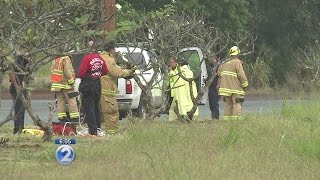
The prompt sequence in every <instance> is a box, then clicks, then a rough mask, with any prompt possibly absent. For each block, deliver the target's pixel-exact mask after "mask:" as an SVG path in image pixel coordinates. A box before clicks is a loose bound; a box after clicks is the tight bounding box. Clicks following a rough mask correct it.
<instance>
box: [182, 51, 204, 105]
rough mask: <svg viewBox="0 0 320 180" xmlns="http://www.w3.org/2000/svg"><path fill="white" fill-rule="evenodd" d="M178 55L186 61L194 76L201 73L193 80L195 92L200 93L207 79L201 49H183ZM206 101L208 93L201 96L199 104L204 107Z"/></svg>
mask: <svg viewBox="0 0 320 180" xmlns="http://www.w3.org/2000/svg"><path fill="white" fill-rule="evenodd" d="M180 55H181V56H182V57H183V58H185V59H187V60H188V63H189V67H190V69H191V71H192V72H193V74H194V75H197V74H198V73H199V72H200V73H201V75H200V76H199V78H198V79H196V80H195V83H196V85H197V90H198V92H200V91H201V90H202V89H203V88H204V87H205V80H206V79H207V78H208V72H207V67H206V62H205V60H204V55H203V53H202V51H201V49H200V48H198V47H188V48H184V49H182V50H181V51H180ZM207 101H208V91H206V92H205V93H204V95H203V96H202V98H201V100H200V104H201V105H204V104H206V102H207Z"/></svg>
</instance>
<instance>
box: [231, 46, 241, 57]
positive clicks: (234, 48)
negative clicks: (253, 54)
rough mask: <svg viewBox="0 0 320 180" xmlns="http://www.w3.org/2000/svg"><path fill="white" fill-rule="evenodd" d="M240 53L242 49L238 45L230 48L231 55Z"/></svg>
mask: <svg viewBox="0 0 320 180" xmlns="http://www.w3.org/2000/svg"><path fill="white" fill-rule="evenodd" d="M238 54H240V49H239V48H238V46H233V47H232V48H230V51H229V55H230V56H236V55H238Z"/></svg>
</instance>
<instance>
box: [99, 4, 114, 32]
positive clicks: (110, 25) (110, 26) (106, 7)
mask: <svg viewBox="0 0 320 180" xmlns="http://www.w3.org/2000/svg"><path fill="white" fill-rule="evenodd" d="M101 8H102V18H103V19H105V20H106V22H104V23H103V24H102V29H103V30H105V31H108V32H110V31H114V30H115V29H116V11H117V8H116V0H101Z"/></svg>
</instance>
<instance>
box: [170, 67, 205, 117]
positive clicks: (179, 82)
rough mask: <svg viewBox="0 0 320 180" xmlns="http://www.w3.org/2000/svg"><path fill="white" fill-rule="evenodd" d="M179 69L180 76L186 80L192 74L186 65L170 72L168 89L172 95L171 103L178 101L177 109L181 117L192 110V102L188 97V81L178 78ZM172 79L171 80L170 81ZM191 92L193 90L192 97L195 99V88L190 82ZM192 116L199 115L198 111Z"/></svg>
mask: <svg viewBox="0 0 320 180" xmlns="http://www.w3.org/2000/svg"><path fill="white" fill-rule="evenodd" d="M179 69H180V73H181V74H180V75H182V76H184V77H186V78H188V79H189V78H193V72H192V71H191V70H190V69H189V67H188V66H187V65H184V66H181V67H177V68H176V69H175V70H172V71H171V72H170V75H171V77H170V87H171V92H172V93H173V94H172V95H173V102H172V103H175V100H177V101H178V109H179V113H180V114H181V115H187V113H188V112H189V111H190V110H191V109H192V107H193V102H192V99H191V95H190V85H189V82H188V81H185V80H183V79H182V78H181V77H180V76H179ZM171 78H173V79H171ZM192 90H193V96H194V98H196V97H197V95H198V92H197V87H196V84H195V83H194V82H192ZM194 115H196V116H197V115H199V111H198V109H197V111H196V113H195V114H194Z"/></svg>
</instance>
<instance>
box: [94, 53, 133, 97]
mask: <svg viewBox="0 0 320 180" xmlns="http://www.w3.org/2000/svg"><path fill="white" fill-rule="evenodd" d="M100 56H101V57H102V58H103V60H104V61H105V62H106V65H107V67H108V70H109V71H108V74H106V75H105V76H102V77H101V88H102V89H101V94H102V95H106V96H112V97H115V96H116V94H117V91H118V86H117V80H118V78H121V77H127V76H130V71H129V70H127V69H121V67H120V66H118V65H117V64H116V61H115V60H114V57H113V56H112V55H111V54H110V53H108V52H106V51H103V52H102V53H101V54H100Z"/></svg>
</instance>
